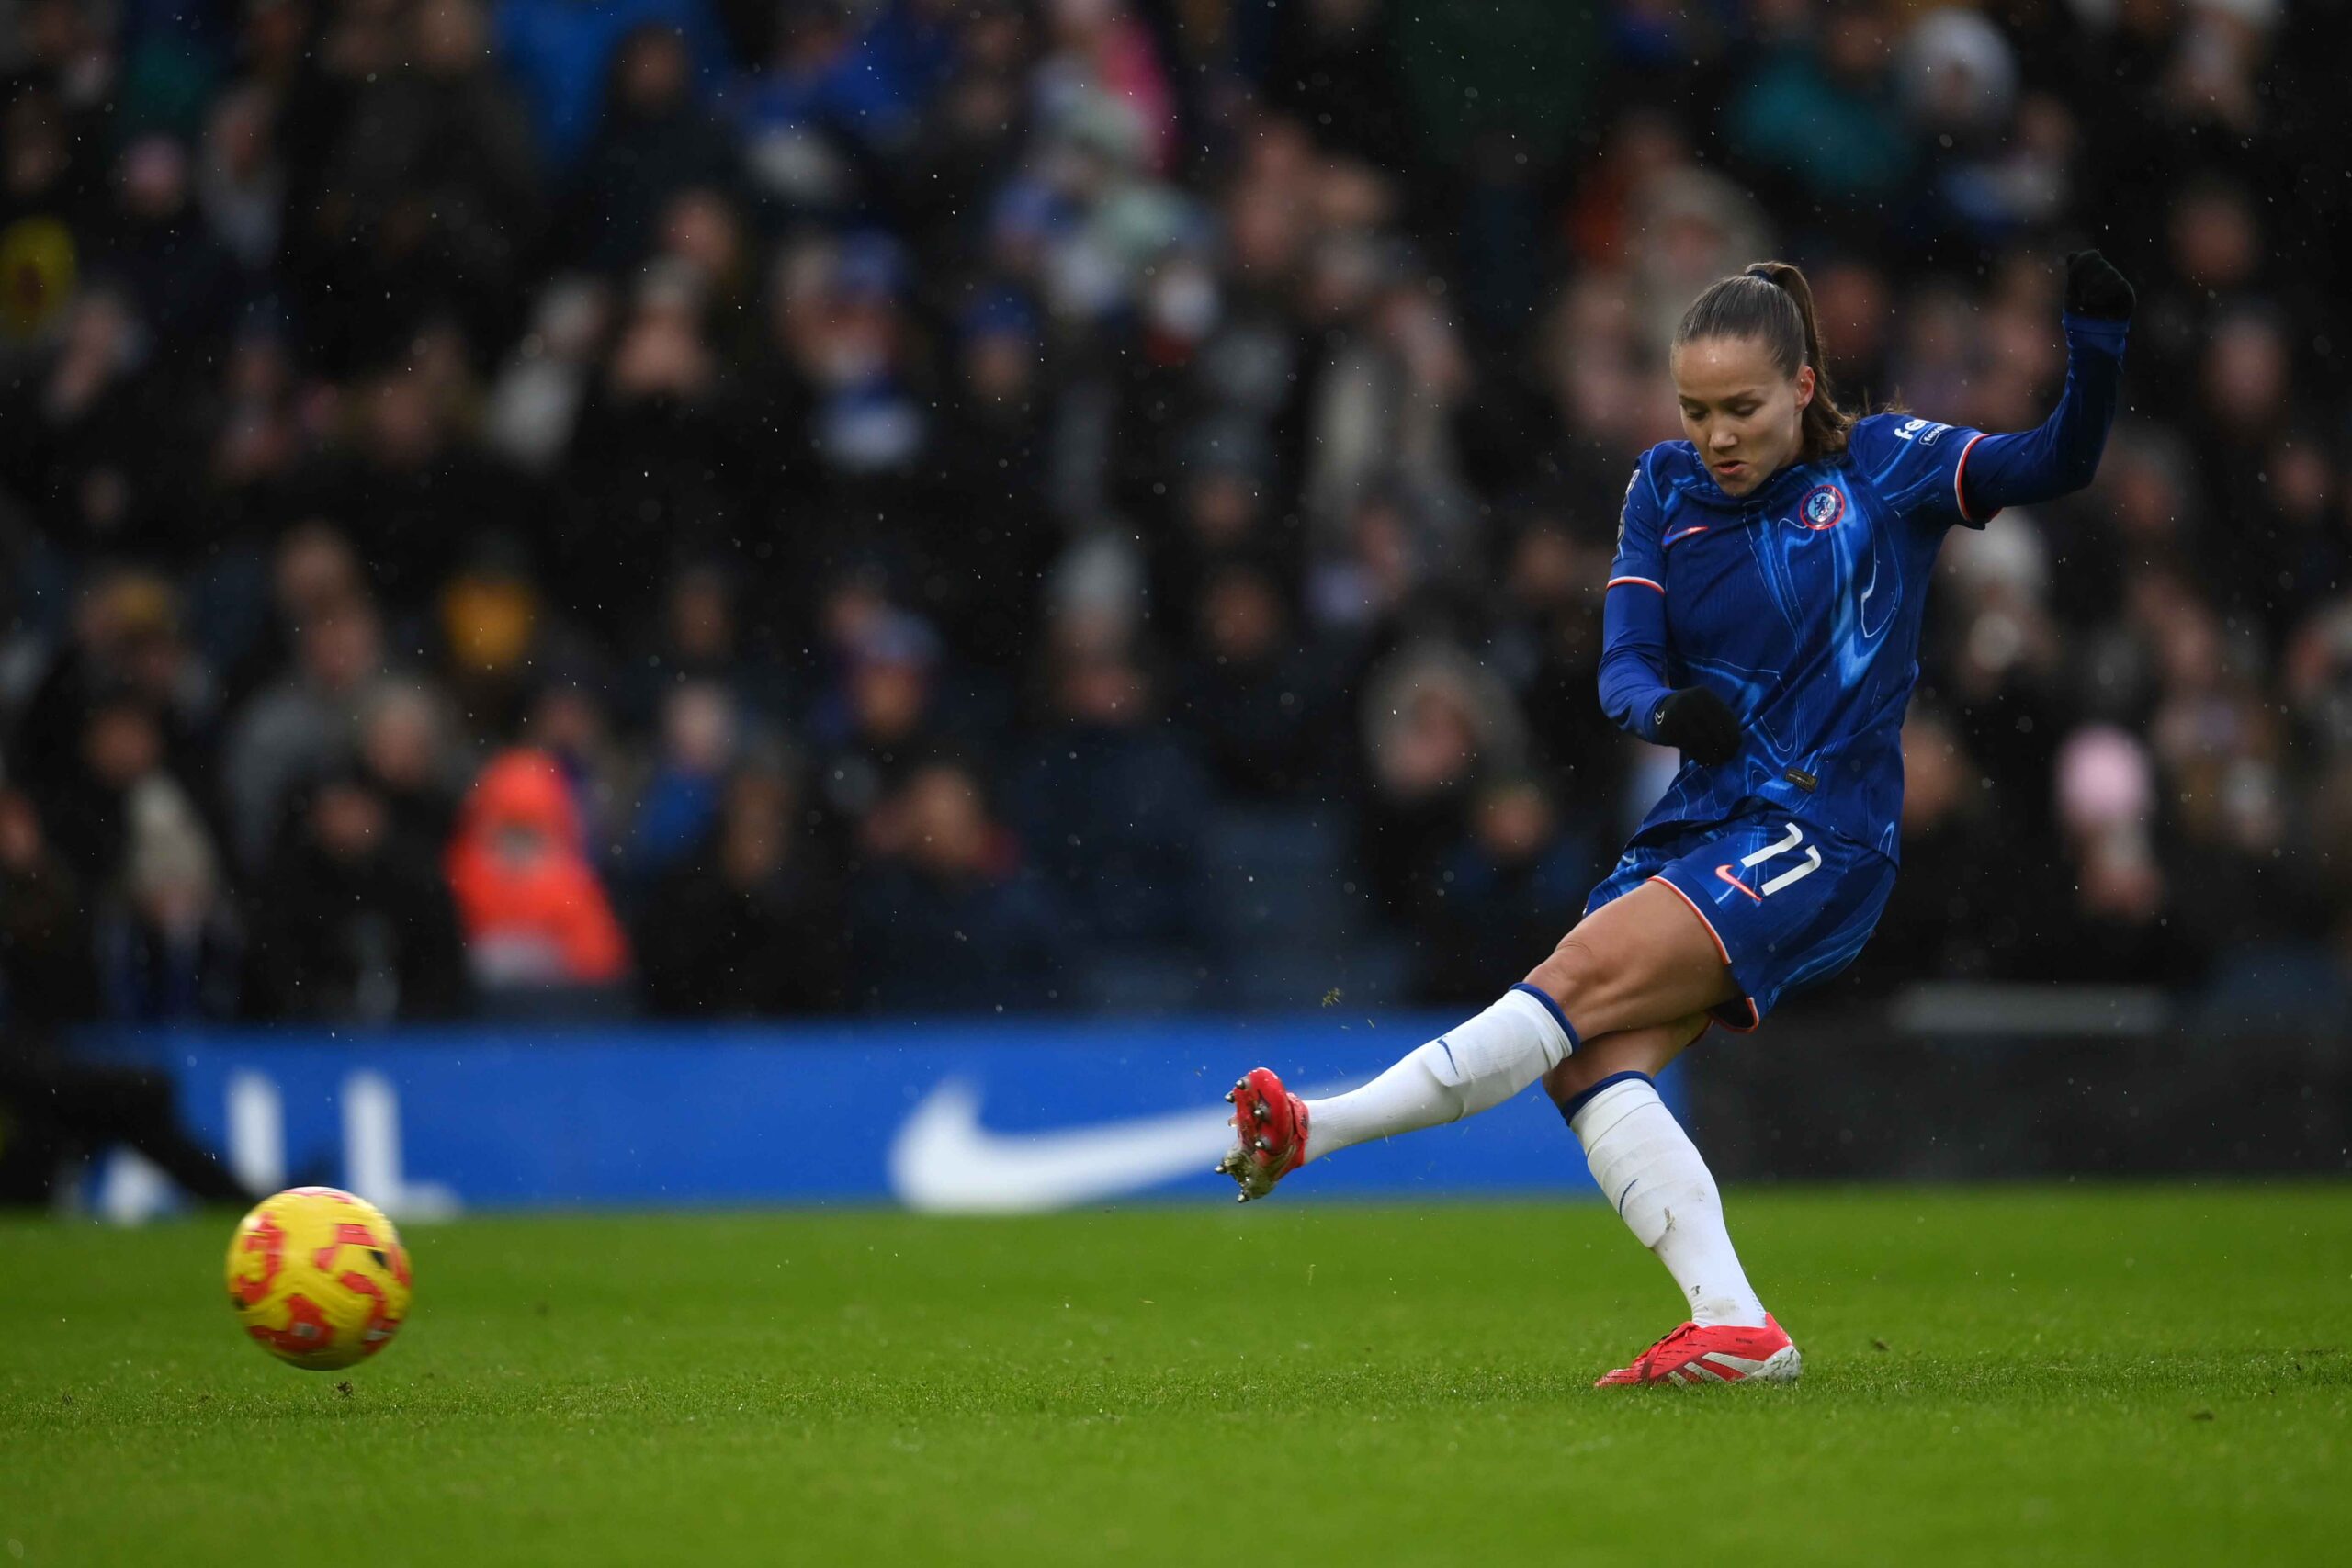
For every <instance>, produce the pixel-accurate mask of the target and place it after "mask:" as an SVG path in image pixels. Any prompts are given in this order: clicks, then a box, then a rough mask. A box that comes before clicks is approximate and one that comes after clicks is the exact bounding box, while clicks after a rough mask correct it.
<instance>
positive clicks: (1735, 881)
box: [1715, 822, 1821, 904]
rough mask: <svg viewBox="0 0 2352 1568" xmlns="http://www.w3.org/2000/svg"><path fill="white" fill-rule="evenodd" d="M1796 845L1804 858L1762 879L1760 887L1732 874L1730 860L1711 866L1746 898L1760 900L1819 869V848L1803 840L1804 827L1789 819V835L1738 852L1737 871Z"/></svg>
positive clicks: (1760, 901) (1791, 850) (1790, 850)
mask: <svg viewBox="0 0 2352 1568" xmlns="http://www.w3.org/2000/svg"><path fill="white" fill-rule="evenodd" d="M1800 848H1802V849H1803V850H1804V859H1803V860H1800V861H1799V862H1797V863H1796V864H1794V865H1792V866H1791V867H1789V868H1788V869H1787V870H1786V871H1783V872H1781V873H1780V874H1777V875H1775V876H1773V877H1772V878H1771V879H1770V881H1767V882H1765V883H1764V884H1763V885H1762V886H1760V887H1750V886H1748V885H1747V883H1746V882H1745V881H1743V880H1742V879H1741V878H1740V877H1738V876H1737V875H1735V874H1733V872H1732V868H1731V863H1730V862H1728V861H1726V862H1724V863H1723V864H1722V865H1719V866H1717V867H1715V874H1716V875H1717V876H1720V877H1722V878H1723V879H1724V881H1725V882H1728V883H1730V884H1731V885H1732V886H1734V887H1736V888H1738V889H1739V890H1740V891H1741V892H1742V893H1745V894H1747V896H1748V897H1750V898H1753V899H1755V900H1756V901H1757V902H1758V903H1759V904H1761V903H1762V902H1764V900H1765V899H1767V898H1769V897H1771V896H1772V895H1773V894H1775V893H1778V892H1779V891H1780V890H1781V888H1783V887H1786V886H1789V885H1790V884H1791V883H1792V882H1801V881H1803V880H1804V878H1806V877H1808V876H1811V875H1812V874H1814V873H1815V872H1816V871H1819V870H1820V869H1821V848H1820V846H1819V845H1817V844H1808V843H1806V842H1805V841H1804V829H1802V828H1800V827H1798V826H1797V825H1796V824H1795V823H1793V822H1792V823H1790V824H1789V836H1788V837H1787V838H1785V839H1782V840H1780V841H1779V842H1777V843H1771V844H1767V845H1765V846H1764V847H1763V848H1762V849H1760V850H1758V851H1757V852H1755V853H1754V854H1752V855H1742V856H1741V857H1740V860H1739V869H1740V870H1741V871H1746V872H1753V871H1754V870H1755V868H1756V867H1758V866H1759V865H1762V864H1763V863H1765V862H1766V861H1768V860H1770V859H1772V858H1773V857H1774V856H1776V855H1784V854H1791V853H1793V852H1796V851H1797V850H1798V849H1800Z"/></svg>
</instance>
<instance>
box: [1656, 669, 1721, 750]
mask: <svg viewBox="0 0 2352 1568" xmlns="http://www.w3.org/2000/svg"><path fill="white" fill-rule="evenodd" d="M1650 733H1651V734H1653V735H1655V736H1657V738H1658V741H1659V743H1660V744H1662V745H1667V746H1672V747H1674V748H1676V749H1677V750H1681V751H1684V752H1687V753H1688V754H1689V755H1691V756H1692V757H1694V758H1696V759H1698V760H1699V761H1702V762H1705V763H1707V764H1708V765H1709V766H1711V767H1712V766H1713V764H1715V763H1717V762H1723V761H1729V760H1730V759H1731V755H1732V753H1733V752H1735V751H1736V750H1739V716H1738V715H1736V714H1735V713H1733V712H1732V711H1731V705H1730V704H1728V703H1726V702H1724V700H1723V698H1721V697H1719V696H1717V695H1715V694H1714V693H1713V692H1711V691H1709V690H1707V688H1706V687H1704V686H1685V687H1683V688H1682V690H1680V691H1679V692H1676V693H1674V694H1672V695H1671V696H1668V698H1667V699H1666V700H1665V701H1664V702H1662V703H1660V704H1658V705H1657V712H1655V713H1653V714H1651V715H1650Z"/></svg>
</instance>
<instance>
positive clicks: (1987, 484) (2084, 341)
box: [1961, 251, 2135, 518]
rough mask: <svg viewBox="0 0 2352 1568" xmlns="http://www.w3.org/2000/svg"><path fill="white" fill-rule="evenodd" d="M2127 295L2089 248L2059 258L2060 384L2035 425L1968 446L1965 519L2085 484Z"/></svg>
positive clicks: (2107, 417)
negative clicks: (2062, 276) (2062, 310)
mask: <svg viewBox="0 0 2352 1568" xmlns="http://www.w3.org/2000/svg"><path fill="white" fill-rule="evenodd" d="M2134 300H2135V296H2134V295H2133V293H2132V291H2131V284H2130V283H2129V282H2128V281H2126V280H2125V278H2124V276H2123V275H2122V274H2121V273H2120V272H2118V271H2117V270H2116V269H2115V265H2114V264H2113V263H2111V262H2109V260H2108V259H2107V258H2106V257H2105V256H2103V255H2101V254H2098V252H2097V251H2076V252H2075V254H2072V255H2070V256H2068V257H2067V258H2066V314H2065V318H2064V321H2065V330H2066V389H2065V391H2064V394H2062V395H2061V396H2060V398H2059V400H2058V406H2057V407H2056V408H2055V409H2053V410H2052V411H2051V414H2050V417H2049V418H2048V419H2046V420H2043V421H2042V422H2041V426H2040V427H2039V428H2037V429H2034V430H2029V431H2025V432H2023V433H2021V434H2016V435H1988V436H1986V437H1985V438H1984V439H1983V440H1981V441H1979V442H1977V443H1976V444H1975V445H1974V446H1972V447H1971V448H1970V449H1969V452H1968V461H1967V466H1966V468H1964V470H1963V471H1962V476H1961V489H1962V504H1963V505H1964V507H1965V508H1966V511H1967V514H1968V515H1969V516H1970V517H1973V518H1981V517H1989V516H1991V515H1992V514H1993V513H1996V512H1998V511H1999V510H2000V509H2001V508H2002V507H2005V506H2018V505H2030V504H2031V503H2032V502H2037V501H2049V500H2052V499H2053V498H2054V497H2057V496H2062V495H2066V494H2069V493H2071V492H2073V491H2078V490H2080V489H2082V488H2083V487H2084V486H2085V485H2086V484H2088V483H2090V482H2091V477H2092V476H2093V475H2094V474H2096V473H2098V459H2099V454H2100V453H2101V452H2102V451H2104V450H2105V449H2106V446H2107V433H2108V429H2109V426H2111V425H2112V424H2113V423H2115V405H2116V399H2117V395H2118V389H2119V387H2120V383H2121V380H2122V377H2123V340H2124V335H2125V333H2126V331H2127V330H2128V329H2129V328H2130V326H2131V307H2132V304H2133V303H2134Z"/></svg>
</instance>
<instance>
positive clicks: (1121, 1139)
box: [889, 1078, 1233, 1214]
mask: <svg viewBox="0 0 2352 1568" xmlns="http://www.w3.org/2000/svg"><path fill="white" fill-rule="evenodd" d="M1232 1114H1233V1113H1232V1112H1231V1111H1227V1109H1226V1108H1225V1107H1223V1106H1221V1105H1216V1106H1206V1107H1204V1108H1202V1109H1200V1110H1198V1111H1175V1112H1172V1113H1170V1114H1169V1115H1165V1116H1145V1117H1138V1118H1136V1119H1135V1120H1133V1121H1127V1122H1101V1123H1097V1124H1096V1125H1094V1126H1091V1127H1080V1128H1072V1129H1070V1130H1069V1131H1057V1132H1051V1133H1019V1134H996V1133H991V1132H989V1130H988V1129H987V1128H985V1127H983V1126H981V1125H980V1093H979V1089H978V1087H977V1086H975V1085H974V1084H973V1083H972V1082H971V1081H970V1080H968V1079H966V1078H948V1079H946V1080H944V1081H943V1082H942V1083H941V1084H940V1085H939V1087H938V1088H936V1089H933V1090H932V1091H931V1092H930V1093H929V1094H928V1095H925V1096H924V1097H923V1101H922V1104H921V1105H918V1106H916V1107H915V1110H914V1114H913V1115H911V1116H910V1117H908V1118H907V1121H906V1124H905V1125H904V1126H902V1127H900V1128H899V1135H898V1136H897V1137H895V1138H893V1139H891V1140H890V1154H889V1170H890V1190H891V1191H892V1192H893V1193H894V1194H896V1195H897V1197H898V1199H899V1201H900V1202H902V1203H904V1204H906V1205H907V1207H909V1208H910V1209H919V1210H922V1211H924V1212H926V1213H943V1214H1024V1213H1040V1212H1042V1211H1045V1210H1047V1209H1065V1208H1069V1207H1070V1206H1071V1205H1072V1204H1077V1203H1087V1202H1091V1201H1095V1200H1096V1199H1100V1198H1111V1197H1115V1196H1117V1195H1118V1194H1120V1193H1123V1192H1136V1191H1140V1190H1143V1189H1145V1188H1147V1187H1157V1186H1159V1184H1161V1183H1162V1182H1166V1181H1173V1180H1174V1179H1177V1178H1178V1177H1181V1176H1193V1175H1196V1174H1206V1172H1207V1171H1208V1168H1210V1167H1211V1166H1213V1165H1215V1164H1216V1160H1217V1156H1220V1155H1222V1154H1224V1153H1225V1151H1226V1150H1227V1149H1228V1148H1230V1147H1232V1146H1233V1130H1232V1128H1231V1127H1230V1126H1229V1125H1228V1124H1227V1121H1228V1119H1229V1118H1230V1117H1231V1116H1232Z"/></svg>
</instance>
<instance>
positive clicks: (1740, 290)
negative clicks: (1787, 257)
mask: <svg viewBox="0 0 2352 1568" xmlns="http://www.w3.org/2000/svg"><path fill="white" fill-rule="evenodd" d="M1710 337H1744V338H1754V339H1756V340H1757V341H1758V342H1759V343H1761V344H1764V345H1765V347H1766V348H1768V349H1769V350H1770V352H1771V355H1772V363H1773V364H1774V365H1775V366H1776V367H1779V369H1780V372H1781V375H1783V376H1787V377H1791V378H1793V377H1794V376H1795V375H1796V373H1797V369H1798V367H1801V366H1805V365H1810V366H1812V367H1813V400H1812V401H1811V402H1809V403H1807V404H1805V406H1804V413H1803V414H1802V415H1800V416H1799V417H1800V418H1801V419H1802V421H1803V428H1804V448H1803V451H1802V454H1801V455H1802V457H1804V461H1806V462H1808V463H1811V462H1815V461H1818V460H1819V459H1821V458H1823V457H1835V456H1837V455H1838V453H1840V452H1843V451H1844V450H1845V449H1846V433H1847V432H1848V431H1849V430H1851V429H1852V428H1853V425H1854V416H1853V415H1852V414H1850V413H1849V412H1846V411H1845V410H1844V409H1842V408H1839V407H1838V399H1837V397H1836V396H1835V394H1834V393H1833V392H1832V391H1831V389H1830V385H1829V367H1828V366H1827V365H1826V363H1825V362H1824V361H1823V359H1822V357H1821V328H1820V325H1819V324H1818V322H1817V321H1815V317H1814V313H1813V289H1812V288H1811V287H1809V286H1808V285H1807V284H1806V282H1805V280H1804V273H1803V272H1801V271H1799V270H1798V269H1797V268H1796V267H1794V266H1792V265H1790V264H1789V263H1787V262H1758V263H1757V264H1756V265H1754V266H1751V267H1749V268H1748V269H1747V271H1746V272H1743V273H1741V274H1739V275H1738V276H1736V277H1726V278H1724V279H1723V280H1722V281H1720V282H1717V283H1713V284H1710V285H1709V286H1708V288H1707V291H1706V292H1705V293H1703V294H1702V295H1700V296H1699V298H1698V299H1694V300H1692V301H1691V309H1689V310H1685V311H1684V312H1683V313H1682V324H1681V325H1680V326H1679V327H1678V328H1676V329H1675V333H1674V345H1675V346H1676V347H1677V348H1679V347H1681V346H1682V345H1683V344H1686V343H1691V342H1692V341H1694V340H1696V339H1699V338H1710Z"/></svg>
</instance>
